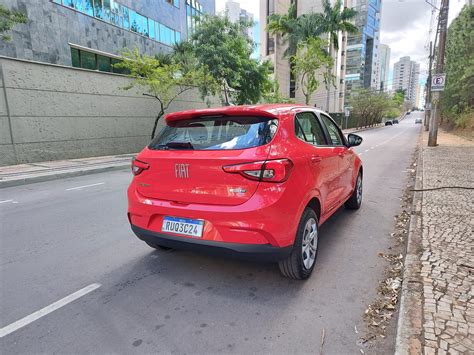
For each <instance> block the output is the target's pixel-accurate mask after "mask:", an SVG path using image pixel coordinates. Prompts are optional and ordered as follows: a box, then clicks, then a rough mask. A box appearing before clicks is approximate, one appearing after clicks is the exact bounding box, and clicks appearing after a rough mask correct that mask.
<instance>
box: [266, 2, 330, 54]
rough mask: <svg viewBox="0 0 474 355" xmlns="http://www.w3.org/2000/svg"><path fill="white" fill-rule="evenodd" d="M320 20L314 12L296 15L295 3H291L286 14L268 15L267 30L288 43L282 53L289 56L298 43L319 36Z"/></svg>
mask: <svg viewBox="0 0 474 355" xmlns="http://www.w3.org/2000/svg"><path fill="white" fill-rule="evenodd" d="M320 21H321V18H320V17H319V16H318V14H315V13H309V14H304V15H301V16H297V13H296V5H295V4H292V5H290V7H289V8H288V12H287V13H286V14H282V15H281V14H272V15H270V17H269V18H268V24H267V31H268V32H269V33H270V34H271V35H274V36H275V35H281V36H282V39H283V42H284V43H285V44H287V45H288V47H287V48H286V50H285V52H284V54H283V55H284V56H285V57H286V58H291V56H293V55H295V54H296V51H297V49H298V44H299V43H301V42H305V41H306V40H308V39H309V38H315V37H319V35H320V34H321V33H320V30H319V28H320Z"/></svg>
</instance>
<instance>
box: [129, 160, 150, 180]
mask: <svg viewBox="0 0 474 355" xmlns="http://www.w3.org/2000/svg"><path fill="white" fill-rule="evenodd" d="M149 167H150V164H148V163H145V162H144V161H140V160H137V159H133V160H132V174H133V175H135V176H137V175H139V174H141V173H142V171H143V170H147V169H148V168H149Z"/></svg>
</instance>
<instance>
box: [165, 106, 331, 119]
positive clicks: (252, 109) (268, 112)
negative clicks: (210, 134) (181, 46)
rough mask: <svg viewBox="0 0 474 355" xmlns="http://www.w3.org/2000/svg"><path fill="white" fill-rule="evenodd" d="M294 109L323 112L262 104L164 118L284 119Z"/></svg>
mask: <svg viewBox="0 0 474 355" xmlns="http://www.w3.org/2000/svg"><path fill="white" fill-rule="evenodd" d="M295 109H308V110H311V111H316V112H323V111H321V110H318V109H316V108H314V107H310V106H303V105H296V104H262V105H244V106H223V107H216V108H206V109H199V110H187V111H179V112H172V113H169V114H167V115H166V116H165V120H166V122H172V121H179V120H187V119H193V118H196V117H203V116H226V115H228V116H265V117H271V118H275V117H284V116H286V115H288V114H290V113H292V112H293V111H294V110H295Z"/></svg>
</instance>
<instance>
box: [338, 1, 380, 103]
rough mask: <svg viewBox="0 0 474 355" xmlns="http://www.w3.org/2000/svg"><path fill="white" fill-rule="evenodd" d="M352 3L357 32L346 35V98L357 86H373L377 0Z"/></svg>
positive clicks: (378, 14) (378, 30)
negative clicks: (355, 13)
mask: <svg viewBox="0 0 474 355" xmlns="http://www.w3.org/2000/svg"><path fill="white" fill-rule="evenodd" d="M352 7H353V8H354V9H355V10H356V11H357V17H356V20H355V24H356V26H357V27H358V28H359V33H358V34H355V35H349V36H348V43H347V49H346V55H347V57H346V74H345V84H346V89H345V90H346V94H345V96H346V99H348V98H349V97H350V94H351V92H352V91H354V90H357V89H361V88H373V89H377V61H378V52H379V33H380V12H381V0H353V1H352ZM346 104H347V101H346Z"/></svg>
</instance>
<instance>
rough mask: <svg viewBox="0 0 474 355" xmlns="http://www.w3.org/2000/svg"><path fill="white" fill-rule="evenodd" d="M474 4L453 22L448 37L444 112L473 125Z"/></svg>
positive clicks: (455, 121) (460, 121)
mask: <svg viewBox="0 0 474 355" xmlns="http://www.w3.org/2000/svg"><path fill="white" fill-rule="evenodd" d="M473 23H474V6H473V5H470V6H469V5H466V6H464V8H463V9H462V11H461V12H460V14H459V15H458V17H457V18H456V19H455V20H454V21H453V22H452V23H451V25H450V26H449V29H448V36H447V41H446V64H445V73H446V87H445V91H444V93H443V100H442V108H443V116H444V117H445V118H447V119H448V120H451V121H453V122H454V123H456V124H457V125H458V126H466V125H470V126H472V127H474V55H473V53H474V25H473Z"/></svg>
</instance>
